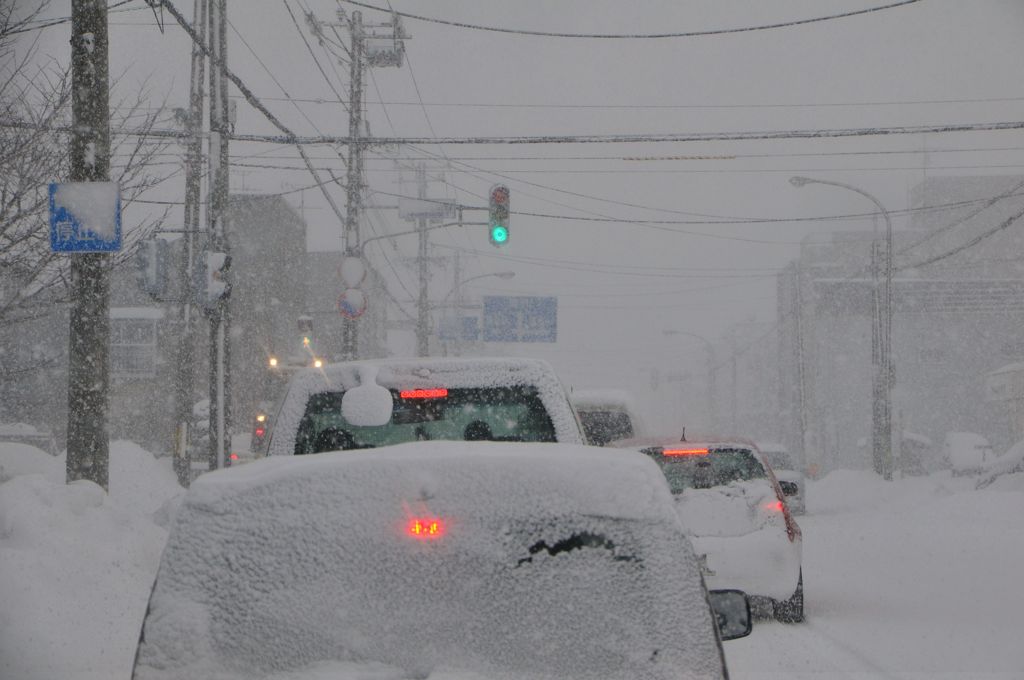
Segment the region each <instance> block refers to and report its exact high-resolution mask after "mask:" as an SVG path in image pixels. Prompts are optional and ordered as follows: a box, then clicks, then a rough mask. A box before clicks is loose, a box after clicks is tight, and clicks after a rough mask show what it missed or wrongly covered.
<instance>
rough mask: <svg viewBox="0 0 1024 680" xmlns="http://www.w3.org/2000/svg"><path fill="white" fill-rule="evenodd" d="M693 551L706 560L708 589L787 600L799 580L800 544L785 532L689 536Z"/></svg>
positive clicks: (767, 529)
mask: <svg viewBox="0 0 1024 680" xmlns="http://www.w3.org/2000/svg"><path fill="white" fill-rule="evenodd" d="M691 541H692V542H693V547H694V550H695V551H696V552H697V554H698V555H703V556H705V558H704V563H705V564H706V571H705V573H704V580H705V582H706V583H707V585H708V588H712V589H716V588H738V589H739V590H742V591H744V592H745V593H747V594H748V595H760V596H764V597H770V598H772V599H774V600H787V599H789V598H790V597H791V596H792V595H793V593H794V592H795V591H796V585H797V580H798V579H799V578H800V562H801V557H802V546H801V541H800V539H799V538H797V539H796V540H795V541H790V540H789V538H788V537H787V536H786V533H785V531H784V530H780V529H778V528H776V527H769V528H766V529H760V530H758V531H755V532H753V533H750V534H746V535H743V536H692V537H691Z"/></svg>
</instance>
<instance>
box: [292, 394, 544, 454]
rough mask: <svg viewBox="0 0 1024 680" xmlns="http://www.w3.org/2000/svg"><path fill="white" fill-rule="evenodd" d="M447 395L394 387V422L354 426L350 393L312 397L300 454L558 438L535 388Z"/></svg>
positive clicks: (300, 437) (299, 439) (301, 431)
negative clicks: (345, 408) (346, 411)
mask: <svg viewBox="0 0 1024 680" xmlns="http://www.w3.org/2000/svg"><path fill="white" fill-rule="evenodd" d="M441 393H442V394H443V395H444V396H427V397H424V396H415V397H409V398H403V397H402V396H401V393H400V392H399V391H398V390H391V396H392V401H393V403H394V407H393V409H392V413H391V420H390V421H389V422H388V423H387V424H385V425H380V426H357V425H352V424H351V423H349V422H348V421H346V420H345V418H344V417H343V416H342V414H341V400H342V397H343V396H344V392H341V391H339V392H321V393H318V394H314V395H313V396H311V397H310V398H309V401H308V402H307V404H306V412H305V414H304V415H303V417H302V420H301V421H300V423H299V431H298V436H297V437H296V438H295V453H296V454H304V453H319V452H322V451H337V450H346V449H366V448H373V447H377V446H390V445H393V444H402V443H405V442H412V441H421V440H429V439H443V440H457V441H462V440H467V441H473V440H489V441H516V442H554V441H556V438H555V428H554V424H553V423H552V422H551V418H550V416H549V415H548V413H547V410H545V408H544V404H543V403H542V402H541V400H540V397H539V396H538V394H537V390H536V388H534V387H530V386H514V387H474V388H452V389H447V390H443V391H441Z"/></svg>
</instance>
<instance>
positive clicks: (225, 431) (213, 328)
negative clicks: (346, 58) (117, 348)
mask: <svg viewBox="0 0 1024 680" xmlns="http://www.w3.org/2000/svg"><path fill="white" fill-rule="evenodd" d="M209 19H210V25H209V40H210V59H211V64H210V149H209V163H210V204H209V208H208V209H207V211H206V212H207V222H208V224H209V232H210V234H209V252H215V253H223V254H224V255H225V258H224V260H225V265H224V268H223V269H224V271H225V272H226V271H227V270H229V269H230V259H229V258H230V251H229V249H228V245H229V244H228V237H227V228H226V226H227V225H226V220H227V206H228V190H229V187H228V171H229V168H228V160H229V159H228V134H229V132H230V126H229V123H228V79H227V68H226V67H227V35H228V34H227V0H210V4H209ZM207 266H208V267H210V266H212V265H211V264H210V263H208V264H207ZM230 292H231V291H230V287H226V290H225V294H224V295H223V296H222V297H220V298H218V299H216V300H214V301H212V307H211V308H210V310H209V316H210V469H211V470H214V469H217V468H222V467H224V461H225V460H226V457H227V455H228V450H229V448H230V446H231V442H230V423H231V400H230V394H231V389H230V387H231V373H230V361H231V354H230V345H229V343H230V337H231V334H230V326H231V314H230V311H231V310H230V307H229V305H228V301H229V300H230Z"/></svg>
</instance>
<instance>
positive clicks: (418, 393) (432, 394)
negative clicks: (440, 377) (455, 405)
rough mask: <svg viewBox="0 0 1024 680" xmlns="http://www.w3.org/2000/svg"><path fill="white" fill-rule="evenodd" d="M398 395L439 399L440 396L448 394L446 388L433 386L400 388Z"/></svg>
mask: <svg viewBox="0 0 1024 680" xmlns="http://www.w3.org/2000/svg"><path fill="white" fill-rule="evenodd" d="M398 395H399V396H400V397H402V399H439V398H440V397H447V396H448V389H447V388H445V387H435V388H432V389H426V390H402V391H401V392H399V393H398Z"/></svg>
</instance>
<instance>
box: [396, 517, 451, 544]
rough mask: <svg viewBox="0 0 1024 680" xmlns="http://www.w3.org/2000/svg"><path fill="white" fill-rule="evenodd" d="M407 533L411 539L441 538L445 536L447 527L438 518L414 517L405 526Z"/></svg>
mask: <svg viewBox="0 0 1024 680" xmlns="http://www.w3.org/2000/svg"><path fill="white" fill-rule="evenodd" d="M405 533H406V534H408V535H409V536H410V537H411V538H419V539H428V540H429V539H433V538H441V537H442V536H444V534H445V525H444V522H443V521H441V519H439V518H437V517H412V518H410V519H409V521H408V523H407V524H406V525H405Z"/></svg>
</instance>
